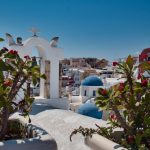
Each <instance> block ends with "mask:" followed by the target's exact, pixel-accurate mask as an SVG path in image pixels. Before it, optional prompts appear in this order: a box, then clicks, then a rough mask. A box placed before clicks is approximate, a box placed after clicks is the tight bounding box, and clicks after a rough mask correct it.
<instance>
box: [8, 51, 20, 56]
mask: <svg viewBox="0 0 150 150" xmlns="http://www.w3.org/2000/svg"><path fill="white" fill-rule="evenodd" d="M9 54H12V55H17V54H18V52H17V51H16V50H10V51H9Z"/></svg>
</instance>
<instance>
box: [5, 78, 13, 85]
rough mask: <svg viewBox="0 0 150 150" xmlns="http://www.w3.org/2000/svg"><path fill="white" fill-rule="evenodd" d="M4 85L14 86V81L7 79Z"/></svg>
mask: <svg viewBox="0 0 150 150" xmlns="http://www.w3.org/2000/svg"><path fill="white" fill-rule="evenodd" d="M4 85H5V86H12V81H11V80H10V79H5V81H4Z"/></svg>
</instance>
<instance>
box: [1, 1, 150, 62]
mask: <svg viewBox="0 0 150 150" xmlns="http://www.w3.org/2000/svg"><path fill="white" fill-rule="evenodd" d="M32 27H37V28H39V29H40V31H41V33H40V34H39V36H41V37H44V38H46V39H47V40H49V41H50V39H51V38H52V37H53V36H59V37H60V41H59V46H60V47H62V48H64V57H97V58H106V59H111V60H112V59H116V58H119V57H125V56H127V55H128V54H135V53H137V52H139V51H141V50H142V49H144V48H147V47H150V1H149V0H0V37H5V33H6V32H8V33H11V34H12V35H14V37H17V36H21V37H23V39H26V38H28V37H30V36H31V33H30V32H29V29H30V28H32ZM0 46H3V45H2V44H1V45H0Z"/></svg>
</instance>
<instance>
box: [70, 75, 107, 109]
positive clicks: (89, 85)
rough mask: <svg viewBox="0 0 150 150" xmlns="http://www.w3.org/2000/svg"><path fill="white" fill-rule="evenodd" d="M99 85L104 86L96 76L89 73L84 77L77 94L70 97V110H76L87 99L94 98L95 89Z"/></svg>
mask: <svg viewBox="0 0 150 150" xmlns="http://www.w3.org/2000/svg"><path fill="white" fill-rule="evenodd" d="M100 87H101V88H103V87H104V86H103V82H102V80H101V79H100V78H99V77H98V76H96V75H91V76H88V77H86V78H85V79H84V80H83V81H82V83H81V86H80V94H79V96H71V97H70V102H71V104H70V107H71V110H73V111H77V109H78V107H79V106H80V105H82V104H83V103H85V102H86V101H87V100H89V99H93V98H95V97H96V96H97V90H98V88H100Z"/></svg>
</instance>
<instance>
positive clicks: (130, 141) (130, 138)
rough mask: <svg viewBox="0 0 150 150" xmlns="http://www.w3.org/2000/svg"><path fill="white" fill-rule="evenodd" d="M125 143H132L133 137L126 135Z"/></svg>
mask: <svg viewBox="0 0 150 150" xmlns="http://www.w3.org/2000/svg"><path fill="white" fill-rule="evenodd" d="M127 142H128V143H129V144H131V143H133V142H134V136H133V135H128V137H127Z"/></svg>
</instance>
